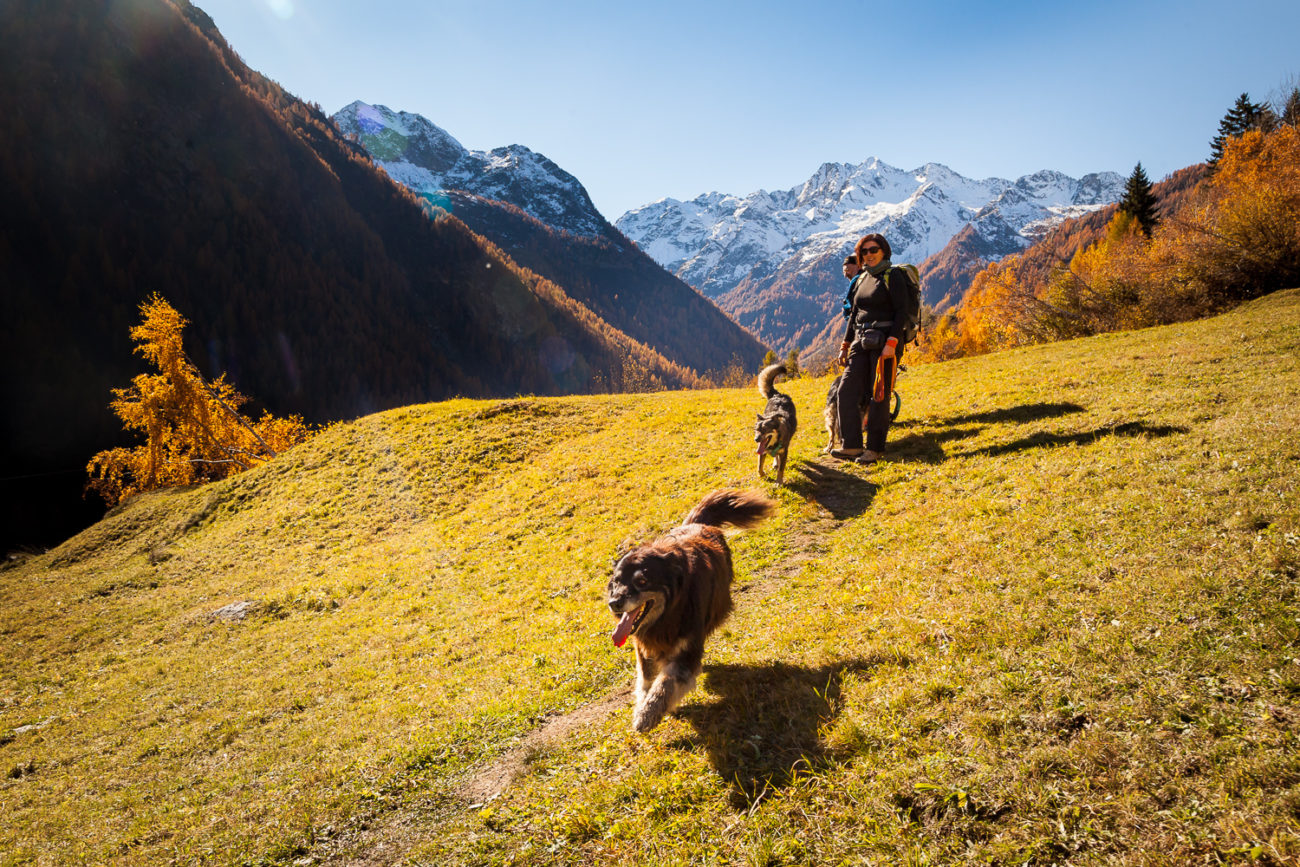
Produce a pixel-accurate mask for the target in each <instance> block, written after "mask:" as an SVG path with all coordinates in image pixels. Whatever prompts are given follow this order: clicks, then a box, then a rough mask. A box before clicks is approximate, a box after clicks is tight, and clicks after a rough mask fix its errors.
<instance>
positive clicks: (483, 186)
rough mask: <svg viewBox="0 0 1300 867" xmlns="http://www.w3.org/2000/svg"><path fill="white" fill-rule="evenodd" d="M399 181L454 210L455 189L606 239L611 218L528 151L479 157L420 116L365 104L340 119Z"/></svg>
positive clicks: (516, 148) (515, 148)
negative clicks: (606, 229)
mask: <svg viewBox="0 0 1300 867" xmlns="http://www.w3.org/2000/svg"><path fill="white" fill-rule="evenodd" d="M334 120H335V122H336V123H338V125H339V128H340V129H341V130H342V131H343V132H344V133H345V134H349V135H355V136H357V138H358V140H359V141H360V142H361V144H362V146H363V147H365V149H366V150H367V151H368V152H369V153H370V156H371V157H372V158H373V159H374V160H375V162H377V163H378V164H379V165H380V166H382V167H383V169H384V171H386V172H387V173H388V175H389V177H391V178H392V179H393V180H395V181H397V182H398V183H400V184H403V185H404V186H406V187H408V188H410V189H411V190H413V191H415V192H417V193H420V194H422V195H424V196H425V197H426V198H428V199H429V200H430V201H432V202H434V203H435V204H440V205H443V206H444V207H446V208H447V209H448V210H452V209H453V205H452V202H451V200H450V199H449V198H448V197H447V194H448V192H450V191H453V190H454V191H462V192H466V193H470V194H472V195H476V196H482V197H483V198H487V199H495V200H497V201H502V202H509V203H510V204H512V205H515V206H516V207H518V208H520V209H522V210H523V211H524V212H525V213H526V214H528V215H529V216H531V217H534V218H536V219H538V220H540V221H541V222H542V223H544V224H546V225H547V226H550V227H551V228H553V229H559V230H562V231H565V232H570V233H572V234H574V235H578V236H580V237H588V238H595V237H599V236H601V235H602V234H603V233H604V227H605V226H606V225H607V224H606V221H605V219H604V218H603V217H602V216H601V215H600V212H599V211H597V210H596V206H595V205H594V204H592V201H591V197H590V196H588V195H587V191H586V189H585V188H584V187H583V186H582V184H581V183H579V182H578V179H577V178H575V177H574V176H573V175H571V174H569V173H568V172H566V171H564V169H562V168H560V167H559V166H557V165H556V164H555V163H553V162H551V161H550V160H549V159H547V158H546V157H544V156H542V155H541V154H539V153H534V152H533V151H531V150H529V149H528V148H526V147H524V146H523V145H517V144H515V145H509V146H507V147H499V148H493V149H492V150H491V151H486V152H485V151H471V150H468V149H466V148H465V146H464V145H462V144H461V143H460V142H458V141H456V139H455V138H453V137H452V136H451V135H450V134H448V133H447V132H446V131H445V130H443V129H441V128H440V127H438V126H436V125H434V124H433V123H430V122H429V121H428V120H427V119H425V118H424V117H422V116H420V115H418V114H409V113H407V112H404V111H393V110H392V109H390V108H388V107H386V106H382V105H368V104H367V103H364V102H361V101H360V100H358V101H356V102H353V103H352V104H350V105H348V106H346V107H345V108H343V109H342V110H340V111H339V112H338V113H337V114H335V115H334Z"/></svg>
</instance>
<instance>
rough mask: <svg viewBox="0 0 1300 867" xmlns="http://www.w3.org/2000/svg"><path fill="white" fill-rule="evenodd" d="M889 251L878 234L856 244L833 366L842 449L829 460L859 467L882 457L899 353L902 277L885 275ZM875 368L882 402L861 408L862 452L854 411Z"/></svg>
mask: <svg viewBox="0 0 1300 867" xmlns="http://www.w3.org/2000/svg"><path fill="white" fill-rule="evenodd" d="M890 252H891V251H890V249H889V242H888V241H886V240H885V236H884V235H881V234H879V233H873V234H870V235H866V236H864V237H863V238H862V239H861V240H860V241H858V244H857V248H856V255H857V260H858V263H859V264H860V265H861V267H862V271H863V273H862V275H861V276H860V277H859V278H858V280H857V285H856V286H855V287H854V289H853V294H852V296H851V298H850V302H849V303H850V307H849V322H848V329H847V331H846V332H845V334H844V342H843V343H841V344H840V357H839V361H840V364H842V365H844V376H843V379H842V380H841V381H840V389H839V398H838V400H837V401H836V404H837V411H838V412H839V417H840V437H841V440H842V445H841V447H840V448H838V449H836V450H834V451H833V452H831V456H832V457H835V458H839V459H841V460H846V461H857V462H858V463H863V464H871V463H875V462H876V461H878V460H880V458H881V456H882V455H883V454H884V453H885V437H886V436H887V435H888V433H889V400H890V395H891V392H892V390H893V389H892V383H893V379H894V372H895V371H896V370H897V369H898V367H897V366H898V362H899V360H900V359H901V356H902V352H903V326H904V314H905V311H906V310H907V286H906V281H907V277H906V275H903V274H897V273H892V272H890V273H888V274H887V272H889V269H890V267H891V263H890V261H889V256H890ZM882 362H883V363H882ZM877 366H879V367H881V369H882V372H883V377H882V378H883V379H884V381H885V388H884V390H883V394H884V397H883V399H881V400H875V399H874V398H872V400H871V402H870V404H868V406H867V442H866V448H865V449H864V448H863V443H862V416H861V414H860V413H861V410H860V407H861V406H862V404H863V402H864V400H865V399H866V398H869V397H872V395H873V390H874V387H875V383H876V368H877Z"/></svg>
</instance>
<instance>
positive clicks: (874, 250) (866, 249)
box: [862, 247, 880, 255]
mask: <svg viewBox="0 0 1300 867" xmlns="http://www.w3.org/2000/svg"><path fill="white" fill-rule="evenodd" d="M862 252H864V253H867V254H868V255H872V254H875V253H879V252H880V248H879V247H863V248H862Z"/></svg>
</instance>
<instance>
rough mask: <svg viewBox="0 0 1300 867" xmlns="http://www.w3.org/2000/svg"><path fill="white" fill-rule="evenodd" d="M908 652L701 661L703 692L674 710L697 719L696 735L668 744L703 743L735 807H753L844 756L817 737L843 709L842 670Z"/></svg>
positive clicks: (859, 669) (858, 669)
mask: <svg viewBox="0 0 1300 867" xmlns="http://www.w3.org/2000/svg"><path fill="white" fill-rule="evenodd" d="M906 662H907V660H906V659H894V658H889V659H885V658H878V659H860V660H850V661H847V662H843V663H838V664H835V665H825V666H821V667H818V668H806V667H803V666H797V665H787V664H785V663H779V662H774V663H771V664H769V665H757V666H755V665H711V666H706V667H705V679H704V684H703V686H704V688H703V690H702V693H703V694H705V695H709V696H712V697H713V698H714V700H713V701H709V702H707V703H700V702H698V701H697V702H692V703H690V704H688V705H686V706H685V707H683V708H682V709H681V710H679V711H678V715H679V716H680V717H681V718H683V719H685V720H686V721H687V722H689V723H690V724H691V725H693V726H694V727H695V731H696V736H695V737H694V738H683V739H681V740H679V741H677V742H676V743H674V744H673V746H675V747H678V748H698V747H701V746H702V747H703V748H704V749H705V750H706V751H707V752H708V755H709V763H710V764H711V765H712V766H713V768H714V770H716V771H717V772H718V774H719V776H721V777H722V778H723V779H724V780H726V781H727V782H728V783H729V784H730V785H731V787H732V794H731V804H732V806H733V807H734V808H736V809H737V810H746V809H750V808H752V807H754V806H755V805H756V804H757V803H758V802H759V801H760V800H762V799H763V798H764V797H766V796H767V795H768V794H770V793H771V792H773V791H776V790H779V789H781V788H784V787H785V786H788V785H790V783H791V782H793V781H794V779H795V776H796V775H798V774H808V773H818V772H821V771H824V770H825V769H827V768H829V767H831V766H832V765H834V764H836V763H837V762H838V761H840V760H842V759H841V757H839V756H837V755H836V754H835V753H834V752H833V751H830V750H828V749H827V748H826V747H825V745H824V744H823V743H822V741H821V738H820V736H819V733H820V731H821V729H822V728H823V726H825V725H826V724H827V723H828V722H829V721H830V720H833V719H834V718H835V716H836V715H837V714H838V713H839V711H840V706H841V703H840V694H841V690H842V686H843V680H844V676H845V675H846V674H862V673H865V672H869V671H871V670H872V669H874V668H876V667H878V666H880V665H885V664H900V663H901V664H906Z"/></svg>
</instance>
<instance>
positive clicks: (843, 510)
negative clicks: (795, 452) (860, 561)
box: [786, 459, 880, 521]
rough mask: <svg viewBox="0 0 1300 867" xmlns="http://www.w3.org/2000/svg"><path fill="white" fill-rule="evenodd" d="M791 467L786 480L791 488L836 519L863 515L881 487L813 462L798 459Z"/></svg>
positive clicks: (841, 519) (840, 519)
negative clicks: (791, 472)
mask: <svg viewBox="0 0 1300 867" xmlns="http://www.w3.org/2000/svg"><path fill="white" fill-rule="evenodd" d="M828 460H829V459H828ZM793 469H794V471H795V474H794V475H793V476H792V477H787V479H786V485H787V486H788V487H789V488H790V490H792V491H794V492H795V493H796V494H798V495H799V496H801V497H803V498H804V499H806V500H812V501H813V502H815V503H817V505H819V506H821V507H822V508H823V509H825V510H826V511H828V512H830V513H831V515H832V516H833V517H834V518H835V520H837V521H843V520H845V519H846V518H856V517H857V516H859V515H863V514H865V513H866V511H867V509H869V508H871V501H872V500H873V499H875V496H876V491H878V490H880V486H879V485H876V484H873V483H872V482H869V481H867V480H866V479H864V478H862V477H860V476H856V475H854V474H853V473H847V472H845V471H844V470H841V469H837V468H835V467H830V466H827V465H826V464H823V463H818V462H815V461H800V462H799V463H798V464H796V465H795V466H794V468H793Z"/></svg>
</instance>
